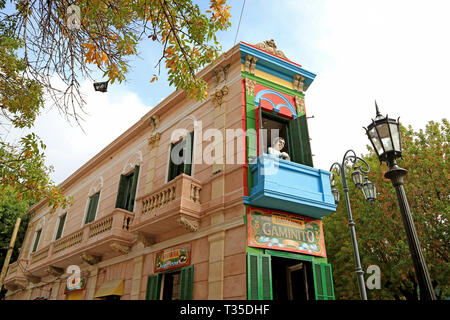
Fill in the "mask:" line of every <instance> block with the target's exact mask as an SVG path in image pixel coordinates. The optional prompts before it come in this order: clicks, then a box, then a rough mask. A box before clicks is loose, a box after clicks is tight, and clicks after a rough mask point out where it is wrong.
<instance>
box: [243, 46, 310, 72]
mask: <svg viewBox="0 0 450 320" xmlns="http://www.w3.org/2000/svg"><path fill="white" fill-rule="evenodd" d="M241 43H243V44H245V45H247V46H249V47H252V48H254V49H256V50H259V51H262V52H265V53H268V54H270V55H271V56H274V57H275V58H278V59H281V60H284V61H286V62H289V63H292V64H295V65H296V66H298V67H300V68H302V65H301V64H298V63H295V62H293V61H291V60H288V59H285V58H282V57H279V56H277V55H275V54H273V53H270V52H268V51H266V50H263V49H260V48H258V47H255V46H254V45H251V44H249V43H247V42H244V41H241Z"/></svg>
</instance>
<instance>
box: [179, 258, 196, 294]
mask: <svg viewBox="0 0 450 320" xmlns="http://www.w3.org/2000/svg"><path fill="white" fill-rule="evenodd" d="M193 291H194V266H193V265H192V266H188V267H184V268H182V269H181V279H180V300H192V295H193Z"/></svg>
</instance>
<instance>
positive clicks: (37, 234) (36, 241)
mask: <svg viewBox="0 0 450 320" xmlns="http://www.w3.org/2000/svg"><path fill="white" fill-rule="evenodd" d="M41 233H42V229H39V230H38V231H37V232H36V239H35V240H34V245H33V251H31V252H35V251H36V249H37V246H38V244H39V239H40V238H41Z"/></svg>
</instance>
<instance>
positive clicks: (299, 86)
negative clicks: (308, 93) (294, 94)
mask: <svg viewBox="0 0 450 320" xmlns="http://www.w3.org/2000/svg"><path fill="white" fill-rule="evenodd" d="M304 82H305V77H304V76H302V75H299V74H297V75H295V76H294V81H293V82H292V87H293V88H294V90H295V91H300V92H302V93H303V84H304Z"/></svg>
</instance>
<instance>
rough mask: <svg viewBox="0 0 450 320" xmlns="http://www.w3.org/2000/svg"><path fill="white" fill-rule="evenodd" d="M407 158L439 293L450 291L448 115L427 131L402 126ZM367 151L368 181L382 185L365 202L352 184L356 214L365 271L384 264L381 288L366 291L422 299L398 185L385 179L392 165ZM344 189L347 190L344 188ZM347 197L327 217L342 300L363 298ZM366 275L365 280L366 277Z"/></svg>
mask: <svg viewBox="0 0 450 320" xmlns="http://www.w3.org/2000/svg"><path fill="white" fill-rule="evenodd" d="M401 130H402V148H403V159H399V161H398V162H399V165H400V166H401V167H403V168H405V169H407V170H408V176H407V177H406V179H405V189H406V194H407V197H408V201H409V204H410V207H411V211H412V214H413V219H414V222H415V225H416V229H417V233H418V236H419V239H420V243H421V246H422V249H423V253H424V256H425V260H426V262H427V266H428V269H429V272H430V276H431V279H432V281H433V286H434V287H435V289H436V290H437V296H438V298H441V299H442V298H444V297H448V296H449V295H450V291H449V289H450V287H449V279H450V265H449V256H448V253H449V252H450V237H449V214H450V194H449V188H448V181H449V180H450V173H449V164H448V157H449V154H450V148H449V137H450V126H449V123H448V121H447V119H443V120H442V121H441V122H440V123H438V122H433V121H430V122H429V123H428V124H427V125H426V128H425V130H422V129H421V130H419V131H416V130H414V129H413V128H412V127H411V126H409V127H408V128H405V127H402V128H401ZM368 149H369V153H368V154H367V155H365V156H363V158H364V160H366V161H367V162H368V163H369V165H370V168H371V171H370V173H369V180H370V181H372V182H374V183H375V185H376V187H377V200H376V202H375V203H374V204H372V205H370V204H368V203H366V201H365V200H364V197H363V195H362V192H361V191H360V190H358V189H357V188H356V187H355V186H354V185H353V183H352V182H350V183H349V188H350V199H351V206H352V213H353V218H354V220H355V223H356V231H357V239H358V246H359V251H360V255H361V263H362V266H363V269H364V270H367V267H368V266H369V265H372V264H375V265H378V266H379V267H380V269H381V273H382V277H381V281H382V282H381V284H382V285H381V290H367V293H368V297H369V299H408V300H415V299H418V294H417V289H418V283H417V279H416V278H415V275H414V268H413V264H412V259H411V255H410V251H409V247H408V243H407V240H406V234H405V231H404V227H403V223H402V219H401V216H400V210H399V207H398V202H397V197H396V194H395V190H394V188H393V186H392V184H391V182H390V180H388V179H385V178H384V173H385V172H386V171H387V170H388V167H387V166H386V165H385V164H382V165H380V163H379V160H378V158H377V156H376V154H375V152H374V151H373V150H372V149H371V148H370V147H368ZM341 190H342V189H341ZM347 223H348V220H347V209H346V206H345V203H344V201H341V203H340V204H339V206H338V209H337V211H336V213H334V214H331V215H329V216H327V217H326V218H324V233H325V239H326V246H327V255H328V259H329V261H330V263H331V264H332V265H333V273H334V282H335V291H336V292H335V294H336V298H338V299H360V297H359V291H358V285H357V281H356V276H355V273H354V270H355V264H354V259H353V249H352V245H351V238H350V232H349V229H348V225H347ZM367 276H368V275H367V274H366V279H367Z"/></svg>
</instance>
